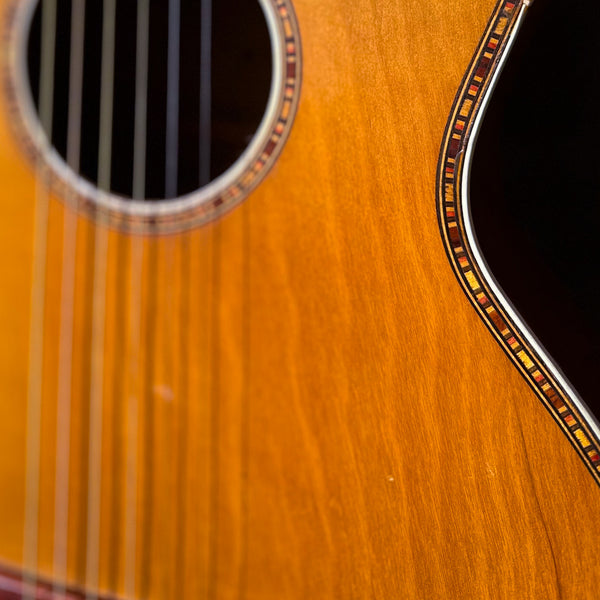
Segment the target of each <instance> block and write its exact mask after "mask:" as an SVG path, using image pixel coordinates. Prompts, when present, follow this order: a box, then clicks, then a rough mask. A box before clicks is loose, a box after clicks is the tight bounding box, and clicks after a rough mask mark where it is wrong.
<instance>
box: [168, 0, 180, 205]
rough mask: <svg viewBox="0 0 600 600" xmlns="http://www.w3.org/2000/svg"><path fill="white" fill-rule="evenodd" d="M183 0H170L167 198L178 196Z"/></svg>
mask: <svg viewBox="0 0 600 600" xmlns="http://www.w3.org/2000/svg"><path fill="white" fill-rule="evenodd" d="M180 28H181V0H169V31H168V48H167V124H166V127H167V129H166V143H165V198H176V197H177V169H178V158H179V157H178V143H179V45H180V43H179V34H180Z"/></svg>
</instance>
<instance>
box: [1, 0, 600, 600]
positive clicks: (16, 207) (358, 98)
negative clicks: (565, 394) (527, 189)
mask: <svg viewBox="0 0 600 600" xmlns="http://www.w3.org/2000/svg"><path fill="white" fill-rule="evenodd" d="M2 4H3V5H4V4H6V2H3V3H2ZM494 5H495V2H494V0H479V1H477V2H472V1H466V0H446V1H445V2H436V1H433V0H418V1H417V0H402V1H400V0H395V1H393V0H380V1H378V2H373V1H368V0H353V2H351V3H350V2H347V1H345V0H330V1H328V2H316V1H315V0H296V2H295V7H296V10H297V15H298V20H299V23H300V29H301V34H302V41H303V56H304V72H303V88H302V98H301V103H300V107H299V111H298V114H297V118H296V123H295V125H294V128H293V130H292V133H291V136H290V139H289V141H288V144H287V146H286V148H285V150H284V152H283V154H282V156H281V158H280V160H279V162H278V163H277V164H276V165H275V167H274V169H273V171H272V172H271V173H270V175H269V176H268V178H267V179H266V180H265V181H264V182H263V183H262V184H261V186H260V187H259V188H258V189H257V190H256V191H255V192H254V193H253V194H252V195H251V197H250V198H249V199H248V200H247V202H246V203H245V204H244V205H243V206H242V207H240V208H239V209H237V210H235V211H234V212H232V213H231V214H229V215H228V216H226V217H225V218H224V219H222V220H221V221H219V222H217V223H215V224H213V225H210V226H207V227H204V228H202V229H199V230H196V231H194V232H192V233H189V234H186V235H180V236H171V237H162V238H145V239H143V240H142V242H141V243H142V244H143V247H144V268H143V272H142V303H141V307H139V309H140V311H141V312H140V318H141V340H142V341H141V344H140V348H141V354H140V365H141V368H140V370H139V372H138V373H137V374H136V376H135V377H131V376H130V375H129V373H128V370H127V364H128V357H129V356H130V353H131V348H133V347H134V345H135V344H136V343H137V342H136V340H132V339H130V336H129V334H128V331H129V325H130V322H131V319H132V313H131V311H130V310H129V302H130V296H131V281H133V279H132V277H133V276H134V275H135V273H133V274H132V269H131V266H130V257H131V254H130V249H129V240H127V239H125V238H124V237H123V236H122V235H121V234H118V233H116V232H111V233H110V236H109V255H108V265H109V267H108V272H107V278H108V280H107V281H108V293H107V317H108V320H107V323H108V325H107V334H106V343H105V348H104V353H105V363H106V370H105V374H104V382H105V385H104V388H105V394H104V397H105V406H104V429H103V461H102V481H103V493H102V516H101V524H102V527H101V531H102V536H101V552H100V582H101V586H100V587H101V589H102V590H104V591H113V592H123V590H124V586H125V577H126V573H125V564H126V550H125V533H124V532H125V524H126V518H125V515H126V514H127V510H128V508H127V500H126V489H127V486H126V483H127V471H126V468H125V456H126V452H127V451H126V449H127V442H128V440H129V439H131V435H132V422H131V419H130V417H129V414H130V413H129V412H128V406H129V402H130V400H129V398H130V394H131V391H132V390H134V391H135V389H139V390H141V395H140V411H139V427H138V428H137V448H138V459H139V460H138V468H137V473H136V481H137V483H138V498H137V532H138V536H137V551H136V553H135V562H136V566H137V568H136V582H137V588H136V589H137V595H138V596H140V597H148V598H183V597H193V598H220V599H229V598H248V599H261V600H262V599H269V598H286V599H290V600H291V599H294V598H298V599H300V598H323V599H327V598H394V597H400V598H515V597H518V598H548V599H551V598H576V597H577V598H595V597H596V590H597V589H598V588H599V586H600V575H599V571H598V568H597V567H598V559H597V549H598V547H600V520H599V519H598V517H597V511H596V510H595V509H596V507H597V504H598V500H599V499H600V495H599V494H600V492H599V490H598V489H597V486H596V484H595V482H594V481H593V479H592V477H591V476H590V474H589V473H588V472H587V471H586V469H585V466H584V465H583V464H582V462H581V461H580V459H579V457H578V456H577V454H576V452H575V451H574V450H573V448H572V447H571V446H570V445H569V442H568V440H567V439H566V438H565V437H564V436H563V434H562V433H561V431H560V430H559V428H558V427H557V426H556V424H555V423H554V422H553V421H552V419H551V418H550V416H549V415H548V414H547V412H546V411H545V409H544V407H543V406H542V405H541V404H540V402H539V400H538V399H537V398H536V397H535V396H534V395H533V393H532V392H531V390H530V389H529V388H528V386H527V384H526V383H525V382H524V381H523V380H522V379H521V377H520V375H519V373H518V372H517V371H516V370H515V369H514V367H513V366H512V364H511V363H510V361H509V360H508V359H507V358H506V356H505V355H504V354H503V353H502V350H501V349H500V348H499V347H498V346H497V344H496V343H495V341H494V340H493V339H492V337H491V336H490V335H489V333H488V332H487V330H486V328H485V327H484V325H483V324H482V323H481V322H480V321H479V319H478V317H477V315H476V313H475V312H474V311H473V310H472V308H471V306H470V305H469V302H468V300H467V299H466V298H465V296H464V294H463V292H462V290H461V289H460V287H459V285H458V284H457V282H456V280H455V278H454V275H453V273H452V270H451V268H450V266H449V264H448V261H447V258H446V256H445V253H444V248H443V245H442V242H441V240H440V235H439V231H438V224H437V219H436V205H435V175H436V164H437V159H438V152H439V147H440V142H441V138H442V134H443V131H444V126H445V124H446V120H447V118H448V114H449V110H450V107H451V104H452V100H453V97H454V94H455V93H456V90H457V89H458V86H459V83H460V81H461V78H462V76H463V74H464V72H465V69H466V67H467V65H468V63H469V60H470V58H471V56H472V54H473V52H474V51H475V48H476V45H477V42H478V40H479V38H480V36H481V35H482V33H483V31H484V29H485V26H486V22H487V20H488V18H489V16H490V14H491V13H492V10H493V8H494ZM3 51H5V49H3ZM3 108H4V107H3ZM0 115H1V117H0V179H1V181H2V182H3V185H4V193H3V196H2V207H3V211H4V215H3V218H2V220H1V221H0V279H1V280H2V281H3V282H4V291H3V293H2V295H1V297H0V324H1V335H2V338H1V339H2V341H1V344H0V382H1V390H2V393H1V400H0V415H1V418H0V481H1V482H2V484H1V485H0V532H1V533H0V558H1V560H2V562H3V563H5V564H7V565H9V566H10V565H12V566H17V567H18V566H19V565H20V564H21V563H22V550H23V549H22V545H23V533H22V531H23V518H24V517H23V514H24V465H25V409H26V407H25V399H26V382H27V359H26V357H27V340H28V328H29V324H28V323H29V296H30V286H31V264H32V250H31V246H32V232H33V219H34V215H33V200H32V199H33V194H34V173H33V171H32V169H31V167H30V165H29V164H28V162H27V160H26V159H25V158H24V157H23V156H22V154H21V153H20V151H19V150H18V146H17V144H16V143H15V141H14V139H13V137H12V135H11V133H10V131H9V124H8V123H7V118H6V111H5V110H2V111H0ZM50 208H51V211H50V225H49V247H48V251H47V265H48V290H47V298H46V331H45V340H46V341H45V364H44V420H43V432H42V433H43V435H42V446H43V453H42V471H41V485H42V502H41V508H40V543H39V569H40V571H41V573H43V574H44V575H45V576H48V577H51V576H52V543H53V511H54V507H53V497H54V489H53V487H54V483H53V482H54V448H55V442H56V433H55V405H56V370H57V335H58V334H57V332H58V324H59V319H60V311H59V302H58V295H59V289H60V278H61V247H62V211H63V207H62V204H61V203H60V202H58V201H57V200H52V201H51V207H50ZM93 235H94V228H93V226H92V225H91V223H90V222H88V221H86V220H84V219H83V218H81V219H80V229H79V239H78V253H77V287H76V322H75V339H74V348H75V360H74V374H73V420H72V440H73V446H72V459H71V465H70V480H71V489H70V500H71V514H70V528H69V557H70V560H69V580H70V582H72V583H74V584H77V585H79V586H85V577H86V575H85V553H86V548H85V540H86V531H85V520H86V519H85V517H86V515H85V507H86V486H87V450H86V448H87V446H86V442H87V415H88V411H89V408H88V401H89V398H88V394H89V391H88V388H89V377H90V372H89V369H90V367H89V352H90V347H89V346H90V341H89V335H90V325H89V322H90V302H89V298H90V294H91V265H93V255H92V249H93ZM184 299H185V300H184ZM540 465H542V466H543V468H541V467H540Z"/></svg>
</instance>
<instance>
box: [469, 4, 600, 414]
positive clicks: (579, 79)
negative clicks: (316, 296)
mask: <svg viewBox="0 0 600 600" xmlns="http://www.w3.org/2000/svg"><path fill="white" fill-rule="evenodd" d="M599 24H600V4H599V3H598V2H596V1H591V0H577V1H571V2H568V3H566V2H562V1H560V0H536V2H535V3H534V4H533V6H532V7H531V8H530V10H529V13H528V14H527V16H526V18H525V21H524V24H523V27H522V30H521V33H520V34H519V36H518V38H517V41H516V43H515V45H514V49H513V52H512V54H511V56H510V57H509V59H508V61H507V63H506V67H505V70H504V72H503V74H502V75H501V78H500V81H499V84H498V87H497V89H496V92H495V93H494V95H493V97H492V101H491V103H490V106H489V109H488V111H487V113H486V116H485V119H484V122H483V125H482V130H481V132H480V135H479V139H478V142H477V146H476V149H475V153H474V163H473V170H472V179H471V202H472V212H473V219H474V227H475V231H476V235H477V237H478V240H479V243H480V245H481V249H482V252H483V254H484V257H485V259H486V261H487V262H488V264H489V266H490V268H491V271H492V273H493V274H494V276H495V277H496V279H497V280H498V282H499V283H500V285H501V286H502V288H503V289H504V291H505V292H506V294H507V296H508V297H509V298H510V299H511V301H512V303H513V304H514V306H515V307H516V308H517V310H518V311H519V312H520V313H521V315H522V316H523V317H524V319H525V321H526V322H527V323H528V324H529V326H530V328H531V329H532V330H533V332H534V333H535V334H536V336H537V337H538V338H539V339H540V341H541V342H542V344H543V345H544V346H545V348H546V349H547V350H548V351H549V353H550V354H551V356H552V357H553V358H554V359H555V360H556V362H557V363H558V364H559V366H560V367H561V369H562V370H563V372H564V373H565V375H566V376H567V378H568V379H569V380H570V381H571V383H572V384H573V385H574V387H575V389H576V390H577V391H578V392H579V394H580V395H581V397H582V398H583V400H584V401H585V402H586V403H587V404H588V406H590V408H591V409H592V411H593V412H594V413H595V414H596V416H597V417H598V416H600V398H599V395H598V391H597V384H596V379H597V375H598V373H599V372H600V359H599V355H600V344H599V338H600V335H599V333H600V319H599V315H598V305H599V285H598V268H597V266H596V256H597V254H598V236H599V225H600V184H599V181H598V174H599V172H600V168H599V165H600V154H599V153H598V138H599V136H598V133H599V131H600V93H599V85H598V83H599V78H600V74H599V72H600V67H599V65H598V61H599V59H600V35H599V32H598V26H599Z"/></svg>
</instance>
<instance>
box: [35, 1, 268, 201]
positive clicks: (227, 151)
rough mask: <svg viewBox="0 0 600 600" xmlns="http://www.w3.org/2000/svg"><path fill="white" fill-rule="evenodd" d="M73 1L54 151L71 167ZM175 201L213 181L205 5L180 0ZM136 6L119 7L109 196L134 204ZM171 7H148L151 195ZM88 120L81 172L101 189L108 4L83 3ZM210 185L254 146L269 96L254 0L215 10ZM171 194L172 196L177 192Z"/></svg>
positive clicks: (57, 76)
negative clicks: (204, 102)
mask: <svg viewBox="0 0 600 600" xmlns="http://www.w3.org/2000/svg"><path fill="white" fill-rule="evenodd" d="M71 1H72V0H58V12H57V21H56V57H55V73H54V82H55V83H54V112H53V127H52V145H53V146H54V148H55V149H56V150H57V151H58V153H59V154H60V155H61V156H62V157H63V159H65V162H66V146H67V121H68V110H69V107H68V96H69V62H70V33H71V32H70V28H71ZM180 2H181V9H180V10H181V19H180V38H179V46H180V52H179V67H180V72H179V111H178V137H179V140H178V160H177V194H176V195H175V196H174V197H180V196H184V195H186V194H189V193H191V192H194V191H196V190H198V189H200V188H201V187H203V186H204V185H206V183H208V182H207V181H201V176H200V160H201V158H200V138H199V136H200V131H199V130H200V115H199V112H200V110H199V107H200V95H201V94H200V81H201V67H200V62H201V61H200V57H201V43H202V40H201V30H202V22H201V2H200V0H180ZM137 4H138V3H137V2H129V1H126V0H117V3H116V24H115V26H116V41H115V79H114V82H115V85H114V97H113V99H114V114H113V126H112V161H111V182H110V190H104V191H108V192H111V193H113V194H116V195H118V196H122V197H125V198H126V199H131V196H132V187H133V183H132V180H133V143H134V140H133V137H134V111H135V72H136V22H137ZM168 5H169V2H167V1H166V0H162V1H158V0H156V1H153V0H151V1H150V26H149V40H150V43H149V69H148V95H147V99H148V113H147V144H146V184H145V189H146V193H145V197H146V199H148V200H162V199H165V197H166V196H167V194H166V192H165V162H166V150H165V145H166V122H167V56H168V52H167V47H168V23H169V18H168ZM85 9H86V14H85V38H84V39H85V42H84V47H83V49H82V51H83V53H84V67H83V71H84V75H83V78H84V79H83V98H82V104H83V114H82V123H81V161H80V172H79V174H80V175H81V176H82V177H83V178H84V179H86V180H88V181H90V182H92V183H93V184H94V185H97V178H98V140H99V112H100V72H101V44H102V9H103V2H102V1H99V0H98V1H95V2H86V7H85ZM210 28H211V40H212V44H211V55H212V60H211V78H210V79H211V94H210V100H211V101H210V104H211V137H210V181H212V180H214V179H215V178H217V177H218V176H219V175H221V174H222V173H224V172H225V171H226V170H227V169H228V168H229V167H230V166H232V165H233V164H234V163H235V162H236V160H237V159H238V158H239V157H240V155H241V154H242V153H243V152H244V150H245V149H246V148H247V147H248V145H249V144H250V141H251V140H252V138H253V136H254V134H255V132H256V131H257V129H258V127H259V125H260V122H261V120H262V118H263V115H264V113H265V110H266V107H267V103H268V100H269V94H270V90H271V73H272V68H273V65H272V54H271V39H270V36H269V30H268V26H267V23H266V20H265V16H264V13H263V10H262V8H261V6H260V4H259V2H258V1H257V0H254V1H252V0H231V1H229V2H213V3H212V20H211V24H210ZM40 44H41V8H40V2H38V3H37V6H36V8H35V11H34V14H33V18H32V22H31V27H30V30H29V39H28V40H27V67H28V80H29V87H30V90H31V94H32V98H33V102H34V104H35V106H36V110H37V107H38V90H39V80H40V73H39V71H40ZM170 196H173V195H172V194H171V195H170Z"/></svg>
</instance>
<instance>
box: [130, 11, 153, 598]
mask: <svg viewBox="0 0 600 600" xmlns="http://www.w3.org/2000/svg"><path fill="white" fill-rule="evenodd" d="M149 29H150V0H139V1H138V5H137V25H136V51H135V61H136V63H135V114H134V135H133V186H132V189H133V194H132V195H133V199H134V200H143V199H144V197H145V194H146V190H145V187H146V135H147V124H146V118H147V108H148V51H149ZM130 249H131V271H130V286H131V288H130V289H131V293H130V299H129V302H130V305H129V344H128V359H129V360H128V362H129V374H128V377H129V385H128V396H127V406H128V412H127V449H126V453H127V457H126V483H125V486H126V492H125V493H126V496H125V565H124V591H125V597H126V598H133V597H134V596H135V591H136V557H137V484H138V471H137V465H138V427H139V402H140V395H141V388H140V377H139V375H140V373H139V364H140V360H139V358H140V346H141V308H140V307H141V297H142V272H143V264H144V241H143V239H141V238H140V237H138V236H136V235H132V236H131V237H130Z"/></svg>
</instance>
